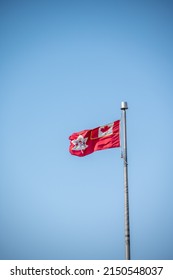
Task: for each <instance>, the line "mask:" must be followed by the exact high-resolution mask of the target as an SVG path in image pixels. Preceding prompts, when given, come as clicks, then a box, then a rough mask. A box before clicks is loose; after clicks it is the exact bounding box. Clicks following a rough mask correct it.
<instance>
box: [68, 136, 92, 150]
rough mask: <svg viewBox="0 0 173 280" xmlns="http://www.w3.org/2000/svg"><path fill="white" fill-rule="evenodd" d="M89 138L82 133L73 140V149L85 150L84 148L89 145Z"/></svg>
mask: <svg viewBox="0 0 173 280" xmlns="http://www.w3.org/2000/svg"><path fill="white" fill-rule="evenodd" d="M87 140H88V137H86V138H84V137H83V136H82V135H79V136H78V138H77V139H76V140H72V141H71V142H72V143H73V145H74V147H73V148H72V150H75V151H81V152H83V150H85V149H86V148H87V147H88V145H86V142H87Z"/></svg>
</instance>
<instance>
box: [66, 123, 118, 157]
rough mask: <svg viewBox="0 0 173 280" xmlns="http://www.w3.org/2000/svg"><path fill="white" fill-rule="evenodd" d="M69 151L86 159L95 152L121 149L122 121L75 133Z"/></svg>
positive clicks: (70, 138)
mask: <svg viewBox="0 0 173 280" xmlns="http://www.w3.org/2000/svg"><path fill="white" fill-rule="evenodd" d="M69 140H70V147H69V151H70V153H71V154H72V155H74V156H78V157H84V156H86V155H89V154H91V153H93V152H95V151H99V150H105V149H110V148H118V147H120V120H118V121H115V122H113V123H110V124H107V125H104V126H99V127H96V128H94V129H89V130H82V131H80V132H75V133H73V134H72V135H71V136H70V137H69Z"/></svg>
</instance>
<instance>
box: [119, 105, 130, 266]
mask: <svg viewBox="0 0 173 280" xmlns="http://www.w3.org/2000/svg"><path fill="white" fill-rule="evenodd" d="M127 109H128V105H127V102H121V110H122V115H123V159H124V222H125V259H126V260H130V223H129V194H128V162H127V130H126V110H127Z"/></svg>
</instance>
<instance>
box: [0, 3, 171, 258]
mask: <svg viewBox="0 0 173 280" xmlns="http://www.w3.org/2000/svg"><path fill="white" fill-rule="evenodd" d="M0 36H1V44H0V61H1V63H0V77H1V78H0V79H1V82H0V127H1V137H0V167H1V168H0V228H1V233H0V259H57V260H58V259H59V260H60V259H105V260H106V259H124V192H123V161H122V159H121V149H110V150H105V151H99V152H96V153H93V154H91V155H89V156H86V157H84V158H78V157H74V156H71V155H70V153H69V152H68V147H69V140H68V137H69V135H70V134H72V133H73V132H77V131H80V130H83V129H90V128H94V127H97V126H99V125H104V124H107V123H110V122H113V121H114V120H117V119H120V118H121V110H120V103H121V101H127V102H128V105H129V109H128V111H127V132H128V162H129V198H130V230H131V257H132V259H135V260H136V259H140V260H142V259H173V243H172V236H173V223H172V220H173V203H172V197H173V187H172V158H173V149H172V143H173V130H172V119H173V111H172V103H173V94H172V92H173V79H172V73H173V52H172V50H173V2H172V1H168V0H165V1H154V0H151V1H148V0H147V1H135V0H132V1H125V0H124V1H123V0H122V1H120V0H119V1H118V0H114V1H113V0H106V1H102V0H100V1H90V0H88V1H77V0H76V1H75V0H74V1H68V0H65V1H58V0H57V1H54V0H49V1H46V0H45V1H31V0H30V1H20V0H16V1H10V0H4V1H2V0H1V1H0Z"/></svg>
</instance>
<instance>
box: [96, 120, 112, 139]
mask: <svg viewBox="0 0 173 280" xmlns="http://www.w3.org/2000/svg"><path fill="white" fill-rule="evenodd" d="M113 125H114V123H109V124H107V125H104V126H100V127H99V130H98V137H103V136H107V135H110V134H112V133H113Z"/></svg>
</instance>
